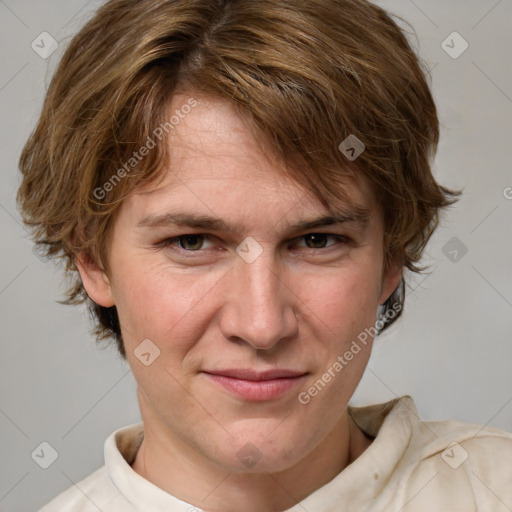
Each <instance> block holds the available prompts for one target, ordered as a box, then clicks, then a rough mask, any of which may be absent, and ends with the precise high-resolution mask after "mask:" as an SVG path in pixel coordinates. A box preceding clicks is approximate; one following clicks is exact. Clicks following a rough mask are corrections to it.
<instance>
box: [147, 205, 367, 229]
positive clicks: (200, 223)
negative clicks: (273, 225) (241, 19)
mask: <svg viewBox="0 0 512 512" xmlns="http://www.w3.org/2000/svg"><path fill="white" fill-rule="evenodd" d="M369 220H370V216H369V214H368V210H366V209H363V208H358V209H357V210H355V209H354V210H353V209H350V210H346V211H344V212H340V213H336V214H332V215H324V216H321V217H317V218H314V219H305V220H302V221H300V222H298V223H297V224H293V225H291V226H289V227H288V230H289V231H306V230H309V229H315V228H318V227H322V226H331V225H338V224H346V223H348V222H350V223H358V224H361V225H362V226H365V225H367V224H368V222H369ZM163 226H176V227H188V228H195V229H204V230H207V231H224V232H230V233H237V232H241V231H242V229H241V228H240V227H238V226H236V225H234V224H232V223H230V222H228V221H226V220H224V219H221V218H219V217H210V216H208V215H198V214H194V213H184V212H176V213H164V214H161V215H149V216H147V217H145V218H144V219H142V220H141V221H140V222H139V223H138V224H137V227H139V228H142V227H147V228H158V227H163Z"/></svg>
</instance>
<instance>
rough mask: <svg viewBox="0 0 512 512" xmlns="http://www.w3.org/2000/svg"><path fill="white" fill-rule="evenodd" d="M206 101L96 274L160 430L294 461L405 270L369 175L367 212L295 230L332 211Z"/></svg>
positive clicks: (149, 428) (320, 435)
mask: <svg viewBox="0 0 512 512" xmlns="http://www.w3.org/2000/svg"><path fill="white" fill-rule="evenodd" d="M195 98H196V99H197V100H198V101H199V104H198V105H197V106H196V107H195V108H193V109H192V110H191V112H190V113H188V114H187V115H186V116H184V119H181V120H180V122H179V124H178V125H177V126H176V127H175V129H174V130H173V131H172V134H171V136H170V138H169V144H170V145H171V165H170V169H169V171H168V175H167V177H166V180H165V183H163V184H162V185H161V186H159V187H158V189H155V188H153V189H148V190H147V191H139V192H138V193H136V194H134V195H132V196H130V197H129V198H128V199H126V200H125V202H124V203H123V205H122V207H121V210H120V212H119V216H118V217H117V219H116V222H115V225H114V228H113V234H112V239H111V245H110V249H109V255H110V256H109V266H110V269H111V273H110V275H109V277H108V280H107V279H106V278H105V280H103V281H102V282H100V281H101V280H96V281H94V279H90V278H88V277H85V278H84V283H85V284H86V287H87V288H88V291H89V293H90V295H91V297H92V298H93V299H95V300H96V301H97V302H99V303H100V304H103V305H105V306H109V305H112V304H115V306H116V307H117V311H118V314H119V318H120V323H121V327H122V334H123V339H124V343H125V347H126V353H127V358H128V362H129V364H130V366H131V369H132V371H133V374H134V376H135V379H136V381H137V384H138V390H139V401H140V406H141V413H142V417H143V420H144V423H145V429H146V435H152V436H155V437H157V438H159V439H160V440H161V441H162V445H167V449H169V450H171V451H172V450H173V449H174V448H169V446H171V447H172V446H174V447H177V446H178V445H179V446H180V447H181V448H180V450H182V451H183V450H187V451H188V452H187V453H188V454H189V455H190V456H191V457H192V458H193V459H194V460H201V458H203V459H204V460H209V462H210V463H214V464H218V465H220V466H222V467H225V468H228V469H230V470H232V471H253V472H260V471H262V472H265V471H270V472H273V471H281V470H285V469H286V468H288V467H291V466H292V465H293V464H296V463H297V462H298V461H300V460H301V459H303V458H304V457H305V456H306V455H308V454H309V453H311V452H312V451H313V450H314V449H315V448H316V447H317V446H319V444H320V443H321V442H322V441H323V440H324V439H325V438H326V436H328V434H329V433H331V432H333V430H335V429H336V426H337V425H338V424H339V422H340V421H341V419H342V418H343V416H344V415H346V405H347V403H348V401H349V399H350V397H351V396H352V394H353V392H354V390H355V388H356V386H357V384H358V383H359V380H360V378H361V376H362V374H363V371H364V369H365V367H366V365H367V362H368V358H369V356H370V351H371V340H370V339H368V342H367V344H366V345H364V344H362V343H361V342H358V345H359V349H360V350H359V351H357V350H356V349H352V352H353V357H352V358H351V360H347V359H346V358H345V357H344V354H345V353H346V352H347V351H350V347H351V346H353V345H352V342H353V341H354V340H357V337H358V335H359V334H360V333H361V332H363V331H364V330H365V328H368V327H371V326H373V325H374V324H375V320H376V312H377V308H378V305H379V304H381V303H383V302H384V301H385V300H386V299H387V298H388V297H389V295H390V294H391V293H392V291H393V290H394V289H395V287H396V286H397V284H398V282H399V278H400V272H399V271H395V272H394V274H393V275H387V276H385V275H383V260H384V258H383V223H382V218H381V214H380V213H378V212H377V210H376V205H375V202H374V200H373V196H372V194H371V192H370V189H369V188H368V187H367V186H365V185H364V184H359V185H357V184H356V183H355V182H352V183H350V184H348V185H347V191H348V192H349V197H351V198H352V200H353V201H354V202H355V203H356V204H358V205H359V206H361V207H363V208H367V209H368V211H369V215H368V219H367V221H364V219H360V218H358V217H357V216H355V217H354V218H353V219H352V220H351V213H350V211H349V210H347V211H343V212H339V213H340V215H343V216H346V217H347V220H346V221H345V222H341V223H339V224H334V225H324V226H317V227H314V228H309V229H308V228H305V229H304V228H302V229H297V228H294V227H293V226H294V225H297V224H300V223H305V222H310V221H313V220H317V219H319V218H321V217H323V216H329V215H330V212H328V211H327V210H326V209H325V208H324V207H323V206H322V205H321V203H320V202H319V201H318V200H317V199H316V198H315V197H314V195H313V194H312V193H311V192H310V191H308V190H306V189H304V188H303V187H301V186H300V185H298V184H297V183H295V182H292V181H290V180H286V179H285V178H284V176H283V173H282V167H281V165H282V164H280V163H278V162H277V160H276V159H274V160H273V159H272V157H271V156H270V155H266V154H263V153H262V152H261V150H260V148H259V146H258V144H257V143H256V141H255V140H254V139H253V137H252V136H251V135H250V133H249V131H248V130H247V128H246V127H245V125H244V124H243V122H242V121H241V120H240V119H239V118H238V117H237V115H236V113H235V112H234V110H233V109H232V107H231V106H230V105H229V104H228V103H225V102H222V101H214V100H212V99H207V98H206V97H202V96H198V95H196V96H195ZM188 99H189V96H185V95H176V96H175V97H174V99H173V104H172V106H171V111H172V112H174V111H175V110H176V109H180V107H181V106H182V105H184V104H185V103H186V102H187V100H188ZM169 117H170V116H169ZM336 142H337V141H333V144H336ZM192 217H194V218H196V219H199V220H202V221H203V222H205V223H206V222H207V225H203V227H193V226H190V225H189V224H188V221H189V218H192ZM173 218H174V219H175V220H176V221H178V224H179V223H180V222H184V223H185V224H186V225H177V224H173V222H172V221H173ZM206 219H211V220H208V221H206ZM313 234H316V235H313ZM184 235H189V236H188V237H186V236H184ZM178 237H182V238H178ZM248 237H250V239H249V241H247V240H246V239H247V238H248ZM166 241H167V242H166ZM180 241H181V245H180ZM244 241H246V242H245V243H243V242H244ZM241 244H242V245H241ZM237 248H238V252H237ZM82 274H83V275H84V272H82ZM102 283H103V284H102ZM144 340H151V341H150V342H148V341H146V342H145V344H144V345H142V346H140V345H141V343H142V342H143V341H144ZM139 346H140V347H139ZM155 347H158V350H159V356H158V357H156V358H155V355H156V348H155ZM340 358H342V360H343V363H341V362H340ZM337 361H338V363H339V364H338V365H336V362H337ZM144 363H145V364H144ZM340 365H341V366H342V369H341V370H340ZM274 371H275V373H272V372H274ZM265 372H270V373H265ZM329 372H330V373H329ZM326 373H329V375H330V378H328V377H325V374H326ZM258 379H260V380H258ZM319 380H320V381H321V383H320V384H318V382H317V381H319ZM315 383H317V385H316V387H315V386H314V385H315ZM312 386H313V387H314V390H313V391H310V392H308V390H309V389H310V388H311V387H312ZM184 447H186V448H184ZM247 456H248V457H249V458H247ZM254 461H257V462H256V463H255V462H254Z"/></svg>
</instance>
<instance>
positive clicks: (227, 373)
mask: <svg viewBox="0 0 512 512" xmlns="http://www.w3.org/2000/svg"><path fill="white" fill-rule="evenodd" d="M203 372H204V373H208V374H210V375H218V376H221V377H229V378H232V379H240V380H249V381H254V382H260V381H265V380H275V379H292V378H296V377H303V376H304V375H306V374H307V373H308V372H302V371H297V370H289V369H281V368H274V369H271V370H264V371H258V370H253V369H243V368H241V369H222V370H203Z"/></svg>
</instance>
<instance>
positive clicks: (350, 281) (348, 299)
mask: <svg viewBox="0 0 512 512" xmlns="http://www.w3.org/2000/svg"><path fill="white" fill-rule="evenodd" d="M312 282H314V283H315V286H314V287H312V288H311V289H310V291H309V292H308V293H307V297H308V299H307V303H308V306H309V307H310V309H311V311H312V312H313V313H315V314H316V315H317V316H318V318H319V320H320V321H321V322H323V323H324V324H325V326H327V327H330V328H331V330H332V331H333V332H335V333H343V334H344V336H343V338H341V339H346V337H347V336H348V335H353V334H357V331H359V330H361V329H364V328H365V327H367V326H368V325H373V323H374V322H375V318H376V312H377V308H378V298H379V291H380V281H379V278H378V275H377V274H376V272H375V270H374V268H372V267H362V268H359V267H358V268H351V269H346V270H344V271H337V272H333V273H331V274H330V275H324V276H322V277H321V278H320V279H318V278H317V279H316V280H314V281H312ZM338 339H340V338H339V337H338Z"/></svg>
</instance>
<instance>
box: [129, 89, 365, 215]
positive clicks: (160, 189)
mask: <svg viewBox="0 0 512 512" xmlns="http://www.w3.org/2000/svg"><path fill="white" fill-rule="evenodd" d="M191 98H193V99H194V104H195V106H194V107H193V108H190V109H189V108H187V109H184V108H183V106H184V105H187V104H190V100H191ZM171 117H174V121H175V122H174V123H173V129H172V130H171V131H170V134H169V137H168V139H167V141H166V143H167V144H168V145H169V148H168V150H169V166H168V168H167V169H166V172H165V173H164V175H163V176H162V179H161V181H159V182H158V184H151V185H145V186H143V187H140V188H139V189H137V190H136V193H135V194H133V195H132V196H130V198H129V199H127V200H126V201H128V202H129V204H128V205H126V207H128V208H129V209H130V210H131V211H132V212H133V213H134V214H135V213H136V214H137V215H138V216H139V217H140V216H146V217H147V216H150V215H154V214H157V213H158V212H161V211H163V210H166V209H171V208H172V210H176V209H179V210H182V211H183V210H184V209H187V210H188V211H201V212H203V213H205V214H206V213H209V214H211V215H214V216H217V217H224V216H225V217H229V216H233V215H237V216H238V217H246V218H247V220H250V221H252V222H254V221H255V220H257V218H261V220H262V221H263V220H264V219H265V218H266V217H265V216H266V215H267V214H268V216H273V217H274V218H284V217H285V216H286V217H288V218H290V219H291V220H293V219H296V218H298V217H304V214H306V216H307V214H327V213H338V212H340V211H341V212H342V213H347V212H348V213H349V214H350V213H362V212H363V210H366V211H367V213H368V214H370V215H371V214H372V213H374V212H373V210H374V204H375V200H374V195H373V194H372V191H371V189H370V187H369V185H368V184H367V183H366V182H365V181H364V180H362V179H355V178H349V177H347V178H346V179H344V192H345V193H346V195H347V196H348V197H349V198H350V204H349V203H346V204H337V205H336V207H335V208H332V209H331V208H326V207H325V206H324V205H323V204H322V202H321V200H320V198H318V197H317V196H316V194H315V193H314V192H313V190H312V188H311V187H310V188H308V187H305V186H304V185H303V184H302V183H299V182H298V181H297V180H296V179H293V177H292V176H291V175H290V173H289V169H288V168H287V165H286V164H285V162H283V161H282V159H281V158H280V157H279V156H278V155H276V153H275V151H274V150H273V149H272V148H271V147H270V145H269V144H268V143H266V142H265V141H264V140H263V139H262V138H256V137H255V136H254V134H253V132H252V131H251V130H250V129H249V128H248V126H247V125H246V124H245V122H244V120H243V119H242V118H241V117H240V116H239V115H238V113H237V112H236V110H235V108H234V107H233V106H232V105H231V104H230V103H229V102H227V101H225V100H222V99H218V98H213V97H208V96H203V95H199V94H193V95H191V94H186V93H180V94H176V95H174V96H173V98H172V102H171V104H170V105H169V108H168V116H167V118H171ZM162 143H163V142H162ZM126 201H125V202H126ZM123 207H125V205H123ZM255 216H256V218H255Z"/></svg>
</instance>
